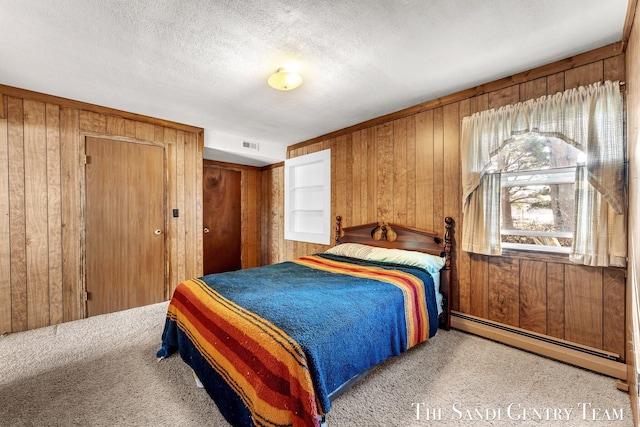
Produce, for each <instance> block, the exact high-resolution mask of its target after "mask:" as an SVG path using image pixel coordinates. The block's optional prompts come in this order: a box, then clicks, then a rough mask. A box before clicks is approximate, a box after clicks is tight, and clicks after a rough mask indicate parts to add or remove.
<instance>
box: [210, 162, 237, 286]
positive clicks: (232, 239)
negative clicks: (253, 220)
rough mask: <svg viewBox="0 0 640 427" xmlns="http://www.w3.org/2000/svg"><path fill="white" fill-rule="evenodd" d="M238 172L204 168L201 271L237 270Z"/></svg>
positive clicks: (211, 167)
mask: <svg viewBox="0 0 640 427" xmlns="http://www.w3.org/2000/svg"><path fill="white" fill-rule="evenodd" d="M241 177H242V174H241V172H239V171H235V170H231V169H224V168H220V167H216V166H211V165H206V164H205V167H204V168H203V193H202V200H203V201H202V206H203V215H202V217H203V225H204V230H203V233H204V235H203V256H204V260H203V267H204V274H212V273H222V272H225V271H233V270H239V269H240V268H241V267H242V259H241V256H242V252H241V219H242V218H241V214H242V210H241V196H240V195H241V192H240V189H241V180H242V178H241Z"/></svg>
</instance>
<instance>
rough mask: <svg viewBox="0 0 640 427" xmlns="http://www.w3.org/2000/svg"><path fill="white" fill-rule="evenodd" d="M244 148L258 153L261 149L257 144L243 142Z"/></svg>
mask: <svg viewBox="0 0 640 427" xmlns="http://www.w3.org/2000/svg"><path fill="white" fill-rule="evenodd" d="M242 148H246V149H248V150H254V151H258V150H259V149H260V146H259V145H258V143H257V142H249V141H242Z"/></svg>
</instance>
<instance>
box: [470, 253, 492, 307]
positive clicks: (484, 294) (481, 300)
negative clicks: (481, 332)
mask: <svg viewBox="0 0 640 427" xmlns="http://www.w3.org/2000/svg"><path fill="white" fill-rule="evenodd" d="M469 258H470V264H469V267H470V268H469V277H470V292H469V312H470V313H471V314H472V315H474V316H478V317H482V318H485V319H488V318H489V262H488V258H489V257H488V256H486V255H478V254H469Z"/></svg>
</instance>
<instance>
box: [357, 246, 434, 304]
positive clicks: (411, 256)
mask: <svg viewBox="0 0 640 427" xmlns="http://www.w3.org/2000/svg"><path fill="white" fill-rule="evenodd" d="M369 260H370V261H381V262H390V263H393V264H401V265H410V266H416V267H422V268H424V269H426V270H427V271H428V272H429V273H431V277H432V278H433V289H434V290H435V291H436V297H437V296H438V295H440V270H441V269H442V267H444V264H445V262H446V261H445V259H444V258H443V257H439V256H435V255H429V254H425V253H423V252H416V251H406V250H404V249H387V248H372V251H371V253H370V254H369ZM440 305H441V303H440V304H439V306H440ZM441 311H442V308H438V314H440V312H441Z"/></svg>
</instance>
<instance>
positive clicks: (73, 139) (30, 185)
mask: <svg viewBox="0 0 640 427" xmlns="http://www.w3.org/2000/svg"><path fill="white" fill-rule="evenodd" d="M0 99H1V104H0V334H3V333H8V332H18V331H24V330H27V329H33V328H37V327H41V326H47V325H52V324H57V323H60V322H63V321H70V320H76V319H80V318H83V317H85V302H84V300H83V292H84V283H83V277H82V271H83V267H82V265H83V261H84V254H83V253H82V252H81V248H82V246H81V240H82V236H83V234H82V230H83V224H84V222H83V217H82V211H83V203H84V201H83V199H82V195H81V182H82V180H83V179H84V167H83V165H82V164H81V153H82V152H83V151H84V150H83V148H82V147H83V145H82V144H83V141H84V138H83V134H91V135H93V136H96V135H104V136H111V137H121V138H129V139H131V140H144V141H155V142H160V143H164V144H166V146H167V149H168V156H167V157H168V159H167V162H168V177H167V186H168V194H167V195H166V197H167V206H168V207H169V212H167V237H166V238H167V259H168V265H167V268H166V274H167V276H168V280H167V283H168V289H166V296H167V298H168V297H169V296H170V295H171V293H172V292H173V289H174V288H175V286H176V284H177V283H178V282H179V280H182V279H185V278H189V277H193V276H199V275H201V273H202V234H201V230H202V214H201V211H202V150H203V139H202V129H199V128H194V127H191V126H184V125H179V124H177V123H171V122H166V121H162V120H158V119H153V118H148V117H143V116H139V115H135V114H131V113H126V112H122V111H117V110H112V109H108V108H104V107H99V106H95V105H90V104H84V103H81V102H78V101H72V100H68V99H62V98H57V97H53V96H48V95H43V94H40V93H35V92H30V91H26V90H21V89H16V88H13V87H8V86H2V85H0ZM171 208H178V209H180V217H179V218H172V217H171ZM140 268H144V266H140Z"/></svg>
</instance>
